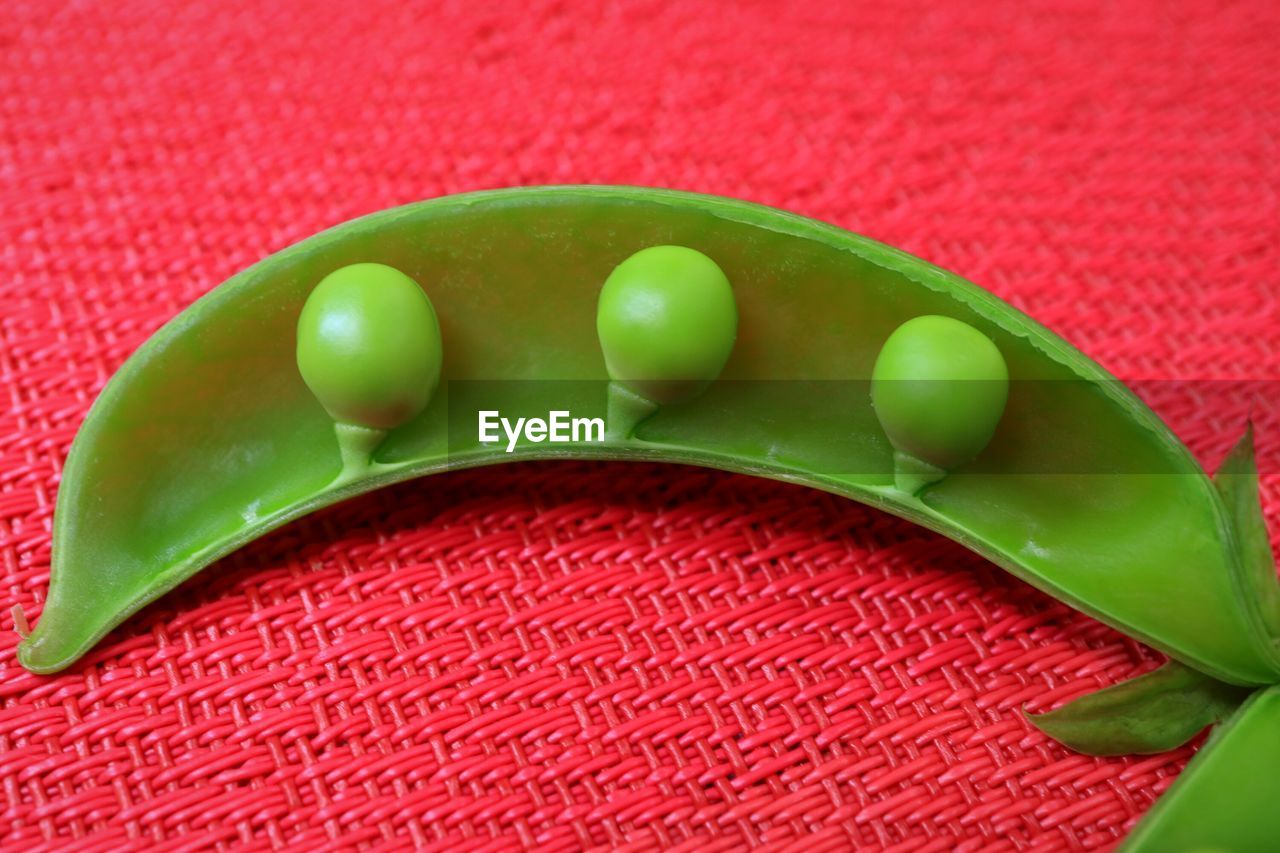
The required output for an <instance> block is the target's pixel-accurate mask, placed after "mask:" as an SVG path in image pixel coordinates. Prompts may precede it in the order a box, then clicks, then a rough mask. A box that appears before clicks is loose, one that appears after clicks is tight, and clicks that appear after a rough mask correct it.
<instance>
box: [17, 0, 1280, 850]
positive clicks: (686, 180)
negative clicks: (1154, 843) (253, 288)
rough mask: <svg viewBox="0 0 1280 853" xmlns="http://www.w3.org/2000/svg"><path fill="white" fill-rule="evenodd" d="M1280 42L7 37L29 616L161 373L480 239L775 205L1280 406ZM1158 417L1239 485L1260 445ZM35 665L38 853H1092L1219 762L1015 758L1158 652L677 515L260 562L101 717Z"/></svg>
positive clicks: (854, 20)
mask: <svg viewBox="0 0 1280 853" xmlns="http://www.w3.org/2000/svg"><path fill="white" fill-rule="evenodd" d="M1277 44H1280V6H1278V5H1277V4H1275V3H1272V2H1266V0H1260V2H1255V3H1227V2H1221V0H1215V1H1214V2H1186V3H1138V2H1133V3H1111V4H1107V3H1096V4H1095V3H1091V2H1084V0H1061V2H1038V3H1025V2H1009V3H992V2H983V0H966V2H956V3H939V2H933V0H930V1H929V2H914V3H901V4H890V3H865V4H835V3H830V4H828V3H804V2H798V3H791V4H779V3H768V2H749V3H718V4H702V3H686V4H671V5H667V4H662V3H657V2H634V3H624V4H620V5H604V4H571V3H569V2H547V0H536V2H518V3H514V2H513V3H483V4H479V3H470V2H449V3H442V4H434V5H427V4H418V3H406V2H401V0H395V2H360V3H353V2H334V3H315V4H308V5H307V6H306V7H305V8H302V7H299V8H296V9H291V8H285V4H262V5H261V6H259V5H257V4H252V3H240V2H237V3H232V2H217V3H206V2H184V3H174V4H164V5H160V4H151V3H134V2H115V3H100V4H86V3H53V2H48V0H44V2H35V3H27V2H17V3H15V2H13V0H10V2H8V3H6V4H5V6H4V12H3V15H2V16H0V392H2V394H3V397H2V401H0V578H2V581H0V590H2V597H3V599H4V602H3V603H4V604H6V605H8V604H10V603H20V604H22V605H23V606H24V607H25V608H26V609H27V611H28V613H30V614H32V615H35V614H37V613H38V611H39V602H40V601H41V600H42V597H43V595H44V592H45V590H46V588H47V580H48V566H49V525H50V519H51V515H52V510H53V502H54V497H55V494H56V490H57V482H58V473H59V467H60V464H61V461H62V459H63V458H64V457H65V455H66V452H67V449H68V446H69V444H70V442H71V439H72V437H73V435H74V433H75V430H76V427H77V425H78V424H79V422H80V421H81V419H82V417H83V415H84V413H85V411H86V409H87V407H88V406H89V404H90V402H91V401H92V399H93V397H94V394H95V393H96V392H97V391H98V390H99V388H101V386H102V384H103V383H104V382H105V380H106V379H107V377H108V376H109V375H110V374H111V373H112V371H114V370H115V369H116V368H117V367H118V366H119V365H120V363H121V362H122V361H123V360H124V359H125V358H126V357H127V356H128V354H129V353H130V352H131V351H132V350H133V349H134V348H135V347H136V346H137V345H138V344H139V343H141V342H142V340H143V339H144V338H145V337H146V336H147V335H148V334H149V333H150V332H152V331H153V330H155V329H156V328H157V327H158V326H159V325H160V324H161V323H163V322H164V321H165V320H166V319H168V318H169V317H171V316H172V315H173V314H175V313H176V312H178V311H179V310H181V309H182V308H183V307H185V306H186V305H187V304H189V303H190V302H191V301H192V300H193V299H195V298H196V297H197V296H199V295H200V294H202V293H204V292H206V291H207V290H209V289H210V288H212V287H214V286H215V285H216V284H217V283H218V282H219V281H221V280H222V279H224V278H226V277H227V276H229V275H231V274H232V273H234V272H235V271H237V270H239V269H241V268H242V267H244V266H246V265H248V264H250V263H252V262H253V261H255V260H257V259H258V258H261V257H262V256H264V255H266V254H267V253H269V252H272V251H275V250H277V249H279V248H282V247H284V246H286V245H288V244H290V243H292V242H294V241H296V240H299V239H301V238H303V237H305V236H307V235H309V234H311V233H313V232H315V231H317V230H319V229H321V228H324V227H326V226H329V225H332V224H334V223H337V222H339V221H342V220H345V219H348V218H350V217H353V216H357V215H359V214H363V213H366V212H369V211H373V210H377V209H380V208H384V207H388V206H391V205H397V204H401V203H405V202H409V201H414V200H417V199H421V198H427V197H431V196H437V195H441V194H444V193H452V192H458V191H462V190H470V189H478V188H487V187H498V186H507V185H514V184H540V183H568V182H590V183H629V184H650V185H661V186H671V187H678V188H683V189H690V190H698V191H702V192H708V193H717V194H722V195H731V196H737V197H741V198H747V199H751V200H755V201H760V202H764V203H767V204H772V205H777V206H781V207H785V208H788V209H790V210H794V211H797V212H800V213H804V214H808V215H811V216H815V217H818V218H821V219H824V220H827V221H830V222H834V223H836V224H839V225H841V226H844V227H847V228H850V229H852V230H855V231H859V232H862V233H865V234H868V235H870V236H873V237H876V238H878V239H880V240H883V241H885V242H888V243H890V244H893V245H897V246H900V247H902V248H904V249H906V250H908V251H910V252H913V253H915V254H918V255H921V256H923V257H925V258H927V259H929V260H932V261H934V262H936V263H938V264H941V265H943V266H945V267H948V268H950V269H952V270H955V271H956V272H958V273H960V274H962V275H965V276H967V277H969V278H971V279H973V280H976V281H978V282H980V283H982V284H983V285H984V286H986V287H988V288H990V289H991V290H993V291H995V292H996V293H997V294H999V295H1000V296H1002V297H1004V298H1005V299H1007V300H1008V301H1010V302H1012V303H1013V304H1014V305H1016V306H1018V307H1020V308H1022V309H1024V310H1026V311H1028V312H1029V313H1031V314H1032V315H1034V316H1036V317H1037V318H1038V319H1040V320H1041V321H1043V322H1044V323H1046V324H1047V325H1049V326H1050V327H1051V328H1053V329H1055V330H1056V331H1058V332H1060V333H1062V334H1063V335H1065V336H1066V337H1067V338H1068V339H1069V340H1071V341H1072V342H1074V343H1075V344H1076V345H1078V346H1079V347H1081V348H1082V349H1083V350H1085V351H1086V352H1087V353H1089V354H1090V355H1091V356H1093V357H1094V358H1096V359H1097V360H1099V361H1100V362H1101V363H1102V364H1103V365H1105V366H1107V367H1108V368H1110V369H1111V370H1113V371H1114V372H1116V373H1117V374H1118V375H1120V376H1121V377H1124V378H1127V379H1133V378H1142V377H1161V378H1169V377H1172V378H1202V377H1231V378H1242V377H1268V378H1270V377H1275V376H1277V374H1278V373H1280V345H1278V339H1280V333H1278V332H1277V329H1278V328H1280V325H1278V323H1280V286H1278V285H1280V278H1278V276H1277V273H1276V268H1277V265H1278V261H1280V258H1278V254H1280V248H1278V247H1280V239H1278V238H1280V227H1278V223H1280V209H1278V208H1280V204H1278V202H1277V186H1280V183H1278V180H1277V179H1278V178H1280V165H1278V164H1280V157H1278V156H1277V155H1278V153H1280V152H1278V151H1277V147H1278V143H1277V140H1280V50H1277V49H1276V46H1277ZM1155 402H1156V404H1157V408H1159V409H1160V411H1161V413H1162V414H1163V415H1165V416H1166V417H1167V418H1168V419H1169V420H1170V422H1171V423H1172V424H1173V425H1174V426H1175V428H1176V429H1177V430H1178V431H1179V433H1180V434H1181V435H1182V436H1183V437H1184V438H1185V439H1186V440H1187V441H1188V442H1189V443H1190V444H1191V446H1192V447H1193V449H1194V450H1195V451H1196V452H1197V453H1199V454H1200V455H1201V458H1202V459H1203V460H1204V461H1205V462H1206V464H1208V465H1214V464H1216V463H1217V460H1218V459H1219V458H1220V457H1221V455H1222V453H1223V451H1224V450H1225V449H1226V447H1227V446H1228V445H1229V443H1230V442H1231V441H1233V440H1234V439H1235V438H1236V436H1237V435H1238V434H1239V431H1240V429H1241V425H1242V423H1243V419H1244V416H1245V409H1246V406H1247V404H1246V403H1244V402H1240V401H1235V402H1232V401H1227V402H1224V403H1221V404H1215V405H1212V406H1210V405H1205V404H1203V401H1200V402H1197V401H1195V400H1191V401H1184V402H1183V403H1176V402H1170V401H1163V402H1162V401H1155ZM1255 413H1256V412H1255ZM1264 415H1265V413H1264ZM1262 419H1263V420H1264V421H1265V420H1267V418H1265V417H1264V418H1262ZM1261 441H1262V443H1263V446H1264V450H1265V449H1266V448H1267V447H1268V446H1271V447H1274V446H1275V445H1276V444H1277V443H1280V423H1276V422H1272V423H1270V424H1266V423H1264V425H1263V430H1262V434H1261ZM1277 485H1278V484H1277V480H1276V478H1275V477H1274V476H1269V477H1267V478H1266V480H1265V484H1264V492H1265V504H1266V507H1267V513H1268V516H1269V521H1270V523H1271V526H1272V530H1273V532H1274V531H1275V530H1276V529H1277V509H1278V508H1280V489H1278V488H1277ZM15 641H16V637H15V636H14V635H12V634H9V633H8V632H5V635H4V636H3V637H2V638H0V674H2V677H3V678H2V681H0V704H2V708H0V810H2V811H0V844H2V846H3V847H4V848H6V849H15V850H23V851H28V853H29V851H33V850H39V849H46V848H52V847H57V846H62V845H67V844H69V843H70V842H71V841H72V840H73V839H83V840H82V841H79V842H77V843H76V849H79V850H85V851H88V850H107V849H119V848H121V847H122V846H123V845H124V844H126V843H131V844H133V845H135V846H137V847H150V846H153V845H156V844H157V843H159V842H164V843H166V844H167V845H170V846H172V847H173V848H175V849H177V848H183V847H189V848H203V847H209V846H237V845H240V846H254V847H259V846H266V845H293V846H295V847H299V848H307V847H312V848H313V847H315V846H318V845H322V844H332V845H334V846H343V847H346V846H355V845H383V846H396V845H397V844H407V843H410V842H414V843H438V844H440V845H441V846H444V847H452V848H456V849H461V848H463V847H466V846H474V847H476V848H487V847H490V846H495V847H502V846H510V845H515V844H520V843H524V844H538V845H539V846H541V847H543V848H544V849H547V850H552V849H563V848H568V847H574V846H578V845H588V844H611V845H617V844H631V845H634V846H635V847H637V848H644V847H650V846H653V845H658V844H664V845H685V846H686V847H687V848H688V849H717V846H719V847H723V848H730V847H740V846H746V845H749V844H758V843H773V844H775V845H777V846H778V847H780V848H785V847H787V846H788V845H795V846H797V847H802V848H803V849H805V850H818V849H826V847H827V846H830V847H833V848H838V847H842V846H846V845H848V844H850V843H858V844H862V845H866V846H886V847H897V848H899V849H904V850H906V849H911V850H916V849H944V848H948V847H951V846H953V845H957V844H958V845H960V846H961V847H962V848H963V849H975V848H978V847H985V848H988V849H995V850H998V849H1011V848H1022V847H1037V848H1040V849H1045V850H1049V849H1062V848H1071V847H1097V846H1106V845H1108V844H1111V843H1113V842H1114V841H1115V840H1116V839H1117V838H1119V837H1121V836H1122V834H1123V833H1124V831H1125V829H1126V828H1127V827H1128V826H1130V825H1131V824H1132V822H1133V821H1134V820H1135V819H1136V818H1137V817H1138V816H1139V815H1140V814H1141V813H1142V812H1143V811H1144V810H1145V809H1146V808H1147V807H1148V806H1149V805H1150V803H1151V802H1152V800H1153V798H1154V797H1155V796H1156V795H1157V794H1158V793H1159V792H1160V791H1161V790H1162V789H1164V788H1165V787H1167V785H1168V784H1169V783H1170V782H1171V781H1172V779H1173V778H1174V777H1175V776H1176V774H1177V773H1178V771H1179V770H1180V769H1181V767H1182V766H1183V764H1184V763H1185V761H1186V759H1187V757H1188V756H1189V755H1190V754H1191V749H1190V748H1185V749H1182V750H1178V751H1176V752H1173V753H1170V754H1167V755H1161V756H1156V757H1152V758H1146V759H1141V760H1139V759H1122V760H1095V759H1091V758H1085V757H1081V756H1078V755H1074V754H1071V753H1070V752H1068V751H1067V750H1065V749H1063V748H1061V747H1059V746H1057V745H1055V744H1053V743H1051V742H1048V741H1047V740H1046V739H1045V738H1044V737H1042V736H1040V735H1039V734H1038V733H1036V732H1035V731H1033V730H1032V729H1030V728H1029V727H1028V725H1027V724H1026V723H1024V722H1023V720H1022V719H1021V717H1020V715H1019V709H1020V708H1021V707H1022V706H1023V705H1024V704H1026V703H1032V707H1034V708H1044V707H1049V706H1051V705H1053V704H1056V703H1057V702H1059V701H1061V700H1063V699H1065V698H1069V697H1071V696H1074V695H1078V694H1080V693H1082V692H1085V691H1087V690H1089V689H1092V688H1095V687H1097V686H1099V685H1103V684H1108V683H1112V682H1114V681H1116V680H1118V679H1122V678H1124V677H1127V676H1129V675H1132V674H1134V673H1136V672H1139V671H1141V670H1142V669H1144V668H1147V667H1149V666H1151V665H1152V664H1153V662H1154V661H1155V659H1156V658H1155V656H1154V655H1152V654H1151V653H1150V652H1148V651H1145V650H1144V649H1143V648H1141V647H1140V646H1138V645H1137V644H1135V643H1133V642H1131V641H1129V640H1127V639H1125V638H1124V637H1122V636H1121V635H1119V634H1117V633H1115V632H1113V631H1110V630H1108V629H1106V628H1103V627H1101V626H1099V625H1098V624H1096V623H1094V622H1092V621H1091V620H1089V619H1087V618H1084V617H1082V616H1080V615H1078V614H1075V613H1073V612H1072V611H1070V610H1068V609H1067V608H1065V607H1063V606H1061V605H1058V604H1056V603H1055V602H1053V601H1052V600H1050V599H1049V598H1047V597H1045V596H1042V595H1040V594H1038V593H1036V592H1034V591H1033V590H1031V589H1030V588H1028V587H1026V586H1024V585H1022V584H1020V583H1018V582H1016V581H1014V580H1012V579H1010V578H1009V577H1006V576H1005V575H1003V574H1001V573H1000V572H998V571H997V570H995V569H994V568H993V567H991V566H990V565H988V564H987V563H985V562H984V561H983V560H981V559H978V558H976V557H974V556H972V555H970V554H969V553H967V552H966V551H964V550H963V549H961V548H960V547H959V546H956V545H954V544H952V543H950V542H947V541H945V540H942V539H940V538H939V537H937V536H934V535H931V534H928V533H925V532H924V531H922V530H919V529H917V528H914V527H912V526H910V525H908V524H906V523H902V522H898V521H895V520H893V519H890V518H888V517H886V516H883V515H880V514H878V513H876V512H874V511H871V510H869V509H866V508H863V507H860V506H858V505H856V504H852V503H849V502H844V501H840V500H837V499H834V498H831V497H828V496H824V495H821V494H818V493H816V492H810V491H806V490H803V489H799V488H794V487H789V486H784V485H779V484H773V483H768V482H764V481H757V480H751V479H746V478H743V477H735V476H728V475H722V474H717V473H710V472H702V471H697V470H690V469H682V468H670V467H657V466H655V467H645V466H635V467H631V468H623V467H618V466H607V465H588V464H554V465H530V466H517V467H511V468H506V469H493V470H487V471H476V472H469V473H460V474H456V475H448V476H443V477H437V478H432V479H431V480H428V481H421V482H418V483H411V484H407V485H404V486H402V487H398V488H394V489H390V490H387V491H384V492H381V493H379V494H376V495H372V496H369V497H367V498H364V499H361V500H357V501H354V502H351V503H348V504H346V505H343V506H340V507H336V508H333V509H331V510H328V511H325V512H323V513H320V514H319V515H317V516H315V517H313V518H311V519H307V520H304V521H303V522H301V523H298V524H295V525H293V526H292V527H290V528H288V529H287V530H285V531H281V532H280V533H278V534H276V535H272V536H270V537H268V538H266V539H265V540H263V541H261V542H259V543H256V544H255V545H253V546H251V547H249V548H247V549H246V550H245V551H243V552H242V553H240V554H238V555H236V556H234V557H232V558H230V559H227V560H224V561H222V562H221V563H219V564H218V565H217V566H215V567H213V568H211V569H209V570H207V571H206V573H205V574H203V575H202V576H200V577H199V578H198V579H197V580H195V581H193V582H191V583H188V584H187V585H185V586H184V587H183V588H182V589H181V590H180V591H179V592H177V593H175V594H173V595H170V596H169V597H167V598H166V599H164V600H163V601H162V602H160V603H159V604H157V605H155V606H152V607H151V608H149V609H148V610H147V611H146V612H145V613H144V614H142V615H140V616H139V617H138V618H135V619H134V620H132V621H130V622H129V623H128V624H127V625H126V626H125V627H123V628H122V629H120V630H119V631H117V632H115V633H114V634H112V635H111V636H110V637H109V638H108V640H107V641H105V642H104V643H103V644H102V645H101V646H99V647H98V648H97V649H96V650H95V651H94V652H93V653H92V654H91V655H90V656H89V657H88V658H87V659H86V660H85V661H84V662H83V664H81V665H78V666H76V667H74V668H73V669H72V670H70V671H68V672H67V673H65V674H63V675H61V676H59V677H55V678H43V677H36V676H32V675H29V674H27V673H25V672H24V671H22V670H21V669H20V668H19V667H18V666H17V664H16V663H15V661H14V656H13V647H14V644H15Z"/></svg>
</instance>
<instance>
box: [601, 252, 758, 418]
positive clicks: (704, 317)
mask: <svg viewBox="0 0 1280 853" xmlns="http://www.w3.org/2000/svg"><path fill="white" fill-rule="evenodd" d="M596 331H597V333H598V334H599V336H600V346H601V348H602V349H603V350H604V360H605V365H606V367H607V368H608V370H609V376H610V377H611V378H613V379H614V380H616V381H618V382H620V383H621V384H623V385H624V386H626V387H627V388H628V389H629V390H631V391H633V392H635V393H636V394H639V395H640V396H642V397H644V398H646V399H648V400H650V401H652V402H653V403H657V404H667V403H673V402H677V401H679V400H682V399H686V398H688V397H691V396H693V395H695V394H697V393H698V392H699V391H701V390H702V389H703V388H704V387H706V385H707V383H709V382H711V381H712V380H714V379H715V378H716V377H717V376H719V375H720V371H721V370H723V369H724V365H725V362H726V361H728V360H729V354H730V353H731V352H732V351H733V344H734V340H735V338H736V337H737V334H738V308H737V305H736V304H735V302H734V298H733V289H732V288H731V287H730V285H729V279H728V278H726V277H725V274H724V272H722V271H721V269H720V267H719V266H717V265H716V263H715V261H713V260H711V259H710V258H708V257H707V256H706V255H704V254H702V253H701V252H698V251H696V250H694V249H688V248H685V247H683V246H652V247H650V248H647V249H642V250H640V251H639V252H636V253H635V254H634V255H632V256H631V257H629V258H627V259H626V260H625V261H623V262H622V263H621V264H619V265H618V266H617V268H615V269H614V270H613V272H612V273H611V274H610V275H609V277H608V279H606V280H605V283H604V287H603V288H602V289H601V291H600V301H599V304H598V305H597V311H596Z"/></svg>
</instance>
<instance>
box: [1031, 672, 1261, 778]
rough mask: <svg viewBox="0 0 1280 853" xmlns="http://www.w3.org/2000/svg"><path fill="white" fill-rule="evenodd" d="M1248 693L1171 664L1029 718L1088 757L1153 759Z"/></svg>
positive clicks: (1221, 715)
mask: <svg viewBox="0 0 1280 853" xmlns="http://www.w3.org/2000/svg"><path fill="white" fill-rule="evenodd" d="M1250 690H1251V688H1247V687H1236V686H1235V685H1231V684H1224V683H1223V682H1221V681H1218V680H1217V679H1214V678H1210V677H1209V676H1207V675H1205V674H1203V673H1201V672H1197V671H1196V670H1194V669H1191V668H1190V667H1187V666H1184V665H1183V664H1180V663H1178V662H1177V661H1169V662H1168V663H1166V664H1165V665H1164V666H1162V667H1160V668H1159V669H1157V670H1154V671H1153V672H1148V673H1146V674H1145V675H1140V676H1138V677H1137V678H1133V679H1130V680H1129V681H1125V682H1123V683H1121V684H1117V685H1114V686H1112V687H1107V688H1105V689H1103V690H1099V691H1098V692H1097V693H1090V694H1089V695H1087V696H1081V697H1080V698H1079V699H1076V700H1075V701H1073V702H1068V703H1067V704H1066V705H1063V706H1062V707H1061V708H1058V709H1057V710H1055V711H1050V712H1049V713H1047V714H1025V716H1026V718H1027V720H1028V721H1029V722H1030V723H1031V724H1032V725H1033V726H1035V727H1036V728H1038V729H1039V730H1040V731H1042V732H1044V733H1045V734H1047V735H1048V736H1049V737H1051V738H1053V739H1054V740H1056V741H1058V742H1059V743H1062V744H1064V745H1066V746H1068V747H1070V748H1071V749H1074V750H1075V751H1077V752H1083V753H1085V754H1086V755H1150V754H1152V753H1157V752H1165V751H1167V750H1170V749H1175V748H1176V747H1179V746H1182V744H1184V743H1186V742H1187V741H1189V740H1191V738H1193V737H1195V736H1196V734H1198V733H1199V732H1200V731H1201V730H1202V729H1204V727H1205V726H1208V725H1211V724H1212V723H1216V722H1218V721H1219V720H1221V719H1223V718H1224V717H1226V716H1227V715H1228V714H1230V713H1231V712H1232V711H1233V710H1235V708H1236V706H1237V705H1239V704H1240V703H1241V702H1242V701H1244V699H1245V697H1247V696H1248V695H1249V693H1250ZM1024 713H1025V712H1024Z"/></svg>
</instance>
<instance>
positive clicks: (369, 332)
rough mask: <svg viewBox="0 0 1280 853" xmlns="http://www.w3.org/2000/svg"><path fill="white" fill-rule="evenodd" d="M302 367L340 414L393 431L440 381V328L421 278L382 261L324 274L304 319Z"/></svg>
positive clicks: (310, 382)
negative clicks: (417, 278) (417, 279)
mask: <svg viewBox="0 0 1280 853" xmlns="http://www.w3.org/2000/svg"><path fill="white" fill-rule="evenodd" d="M298 370H299V372H301V374H302V378H303V381H305V382H306V383H307V387H308V388H310V389H311V392H312V393H313V394H315V395H316V397H317V398H318V399H319V400H320V402H321V403H322V404H323V405H324V407H325V408H326V409H327V410H328V411H329V414H330V415H332V416H333V419H334V420H336V421H339V422H342V423H349V424H356V425H358V426H364V427H369V428H371V429H383V430H387V429H392V428H394V427H398V426H400V424H402V423H404V422H405V421H407V420H409V418H411V417H413V416H414V415H416V414H418V412H420V411H422V409H423V408H425V407H426V405H427V402H428V401H429V400H430V399H431V395H432V394H433V393H434V392H435V389H436V385H437V384H438V383H439V382H440V326H439V324H438V323H437V322H436V313H435V311H434V310H433V309H432V307H431V300H429V299H428V298H427V295H426V294H425V293H423V292H422V288H420V287H419V286H418V283H417V282H415V281H414V280H413V279H411V278H409V277H408V276H407V275H405V274H404V273H402V272H400V271H399V270H396V269H393V268H391V267H389V266H385V265H383V264H351V265H350V266H345V267H342V268H341V269H338V270H335V271H334V272H332V273H330V274H329V275H327V276H325V277H324V278H323V279H322V280H321V281H320V283H319V284H317V285H316V289H315V290H314V291H312V293H311V296H310V297H308V298H307V301H306V304H305V305H303V306H302V313H301V315H300V316H299V318H298Z"/></svg>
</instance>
